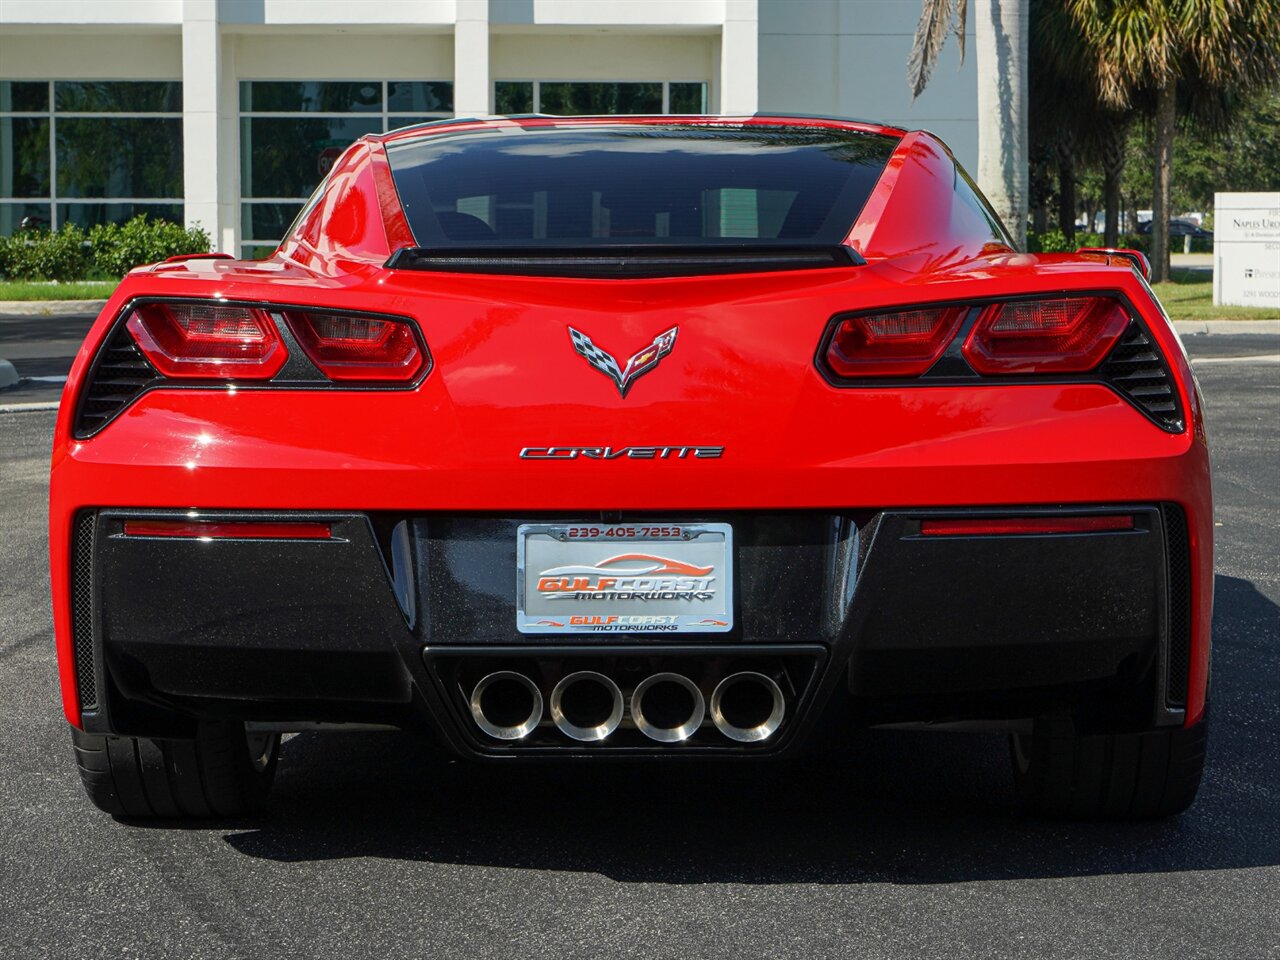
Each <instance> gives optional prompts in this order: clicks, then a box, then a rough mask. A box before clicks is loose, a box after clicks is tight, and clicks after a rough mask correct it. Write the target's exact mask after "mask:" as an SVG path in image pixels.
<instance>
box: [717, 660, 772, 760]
mask: <svg viewBox="0 0 1280 960" xmlns="http://www.w3.org/2000/svg"><path fill="white" fill-rule="evenodd" d="M786 710H787V701H786V698H785V697H783V695H782V690H781V689H780V688H779V687H778V685H777V684H776V683H775V682H774V681H773V680H772V679H771V678H770V677H766V676H765V675H764V674H763V673H755V672H753V671H750V670H744V671H742V672H741V673H731V674H730V675H729V676H727V677H725V678H724V679H723V680H721V681H720V682H719V683H718V684H716V688H715V689H714V690H712V691H711V722H712V723H714V724H715V725H716V729H717V730H719V731H720V732H721V733H723V734H724V735H725V736H726V737H728V738H729V739H730V740H737V741H738V742H739V743H759V742H760V741H762V740H768V739H769V738H770V737H771V736H773V735H774V733H776V732H777V730H778V727H780V726H782V718H783V717H784V716H785V715H786Z"/></svg>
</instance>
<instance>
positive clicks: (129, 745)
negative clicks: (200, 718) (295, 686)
mask: <svg viewBox="0 0 1280 960" xmlns="http://www.w3.org/2000/svg"><path fill="white" fill-rule="evenodd" d="M71 737H72V741H73V743H74V745H75V751H76V765H77V766H78V767H79V769H80V780H81V782H82V783H83V784H84V789H85V792H86V793H87V794H88V795H89V799H90V800H92V801H93V803H94V805H95V806H97V807H98V809H100V810H105V811H106V812H107V813H109V814H111V815H112V816H114V817H121V818H124V819H139V820H142V819H147V820H150V819H171V820H201V819H209V818H215V817H217V818H221V817H241V816H245V815H247V814H252V813H256V812H258V811H260V810H262V808H263V807H264V806H265V805H266V800H267V794H268V793H269V792H270V790H271V782H272V781H273V780H274V779H275V775H276V762H277V760H278V759H279V755H280V736H279V734H270V735H260V736H255V737H253V738H250V737H249V736H248V735H247V734H246V733H245V728H244V724H243V723H238V722H235V721H217V722H204V723H201V724H200V725H199V726H198V728H197V730H196V736H195V738H194V739H192V740H149V739H146V738H143V737H109V736H99V735H97V734H92V733H82V732H81V731H79V730H76V729H74V728H73V729H72V731H71ZM251 744H252V746H251Z"/></svg>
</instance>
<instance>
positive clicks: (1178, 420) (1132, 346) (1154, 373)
mask: <svg viewBox="0 0 1280 960" xmlns="http://www.w3.org/2000/svg"><path fill="white" fill-rule="evenodd" d="M1098 373H1099V375H1100V376H1101V377H1102V378H1103V379H1104V380H1106V381H1107V382H1108V383H1109V384H1111V386H1113V387H1115V388H1116V389H1117V390H1119V391H1120V393H1122V394H1123V395H1124V396H1125V397H1127V398H1128V399H1129V401H1130V402H1132V403H1133V405H1134V406H1136V407H1137V408H1138V409H1139V410H1141V411H1143V412H1144V413H1145V414H1146V415H1147V416H1149V417H1150V418H1151V419H1152V420H1154V421H1155V422H1156V423H1158V424H1159V425H1160V426H1161V427H1163V428H1164V429H1166V430H1168V431H1169V432H1170V433H1181V432H1182V428H1183V419H1182V405H1181V404H1180V403H1179V402H1178V388H1177V386H1176V385H1175V384H1174V382H1173V376H1172V374H1170V372H1169V367H1168V365H1167V364H1166V363H1165V362H1164V358H1163V357H1161V356H1160V348H1159V347H1157V346H1156V344H1155V342H1154V341H1153V340H1152V339H1151V336H1150V334H1148V333H1147V331H1146V330H1144V329H1143V328H1142V326H1141V325H1140V324H1138V323H1137V322H1136V321H1130V322H1129V329H1128V330H1126V331H1125V332H1124V336H1122V337H1121V338H1120V342H1119V343H1117V344H1116V345H1115V346H1114V347H1113V348H1112V350H1111V353H1110V354H1109V355H1108V356H1107V359H1106V360H1105V361H1104V362H1103V364H1102V366H1101V367H1099V368H1098Z"/></svg>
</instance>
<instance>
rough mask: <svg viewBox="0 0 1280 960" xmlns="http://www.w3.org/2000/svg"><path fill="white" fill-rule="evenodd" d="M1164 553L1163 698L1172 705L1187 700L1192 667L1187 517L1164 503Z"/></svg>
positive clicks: (1162, 508)
mask: <svg viewBox="0 0 1280 960" xmlns="http://www.w3.org/2000/svg"><path fill="white" fill-rule="evenodd" d="M1160 512H1161V514H1162V515H1163V516H1164V540H1165V557H1166V561H1165V562H1166V563H1168V565H1169V570H1168V579H1169V662H1168V667H1167V674H1168V682H1167V684H1166V691H1167V692H1166V694H1165V700H1166V701H1167V702H1168V704H1169V706H1171V707H1184V706H1186V703H1187V679H1188V675H1189V672H1190V668H1191V556H1190V550H1189V548H1188V543H1187V518H1186V515H1185V514H1184V513H1183V512H1182V508H1181V507H1179V506H1177V505H1175V504H1172V503H1166V504H1164V505H1163V506H1162V507H1161V508H1160Z"/></svg>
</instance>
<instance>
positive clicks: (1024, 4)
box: [974, 0, 1030, 249]
mask: <svg viewBox="0 0 1280 960" xmlns="http://www.w3.org/2000/svg"><path fill="white" fill-rule="evenodd" d="M1029 5H1030V0H976V2H975V3H974V18H975V23H974V39H975V41H976V46H977V61H978V185H979V186H980V187H981V188H982V192H983V193H985V194H986V195H987V199H988V200H990V201H991V205H992V206H993V207H995V210H996V213H997V214H999V216H1000V219H1001V220H1003V221H1004V225H1005V226H1006V227H1007V228H1008V229H1009V232H1010V233H1012V234H1013V237H1014V241H1015V242H1016V243H1017V245H1018V247H1019V249H1023V248H1025V246H1026V240H1027V32H1028V30H1027V27H1028V21H1029V11H1028V7H1029Z"/></svg>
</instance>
